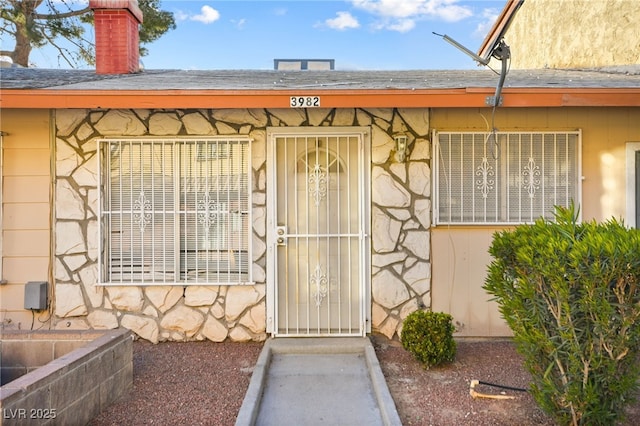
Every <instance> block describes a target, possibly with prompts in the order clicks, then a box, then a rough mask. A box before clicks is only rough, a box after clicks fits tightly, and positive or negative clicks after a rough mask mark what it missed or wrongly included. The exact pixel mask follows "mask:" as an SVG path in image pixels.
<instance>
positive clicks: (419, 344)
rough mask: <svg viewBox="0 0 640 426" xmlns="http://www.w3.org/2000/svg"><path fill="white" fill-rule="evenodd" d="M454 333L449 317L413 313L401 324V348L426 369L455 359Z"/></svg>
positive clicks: (451, 318) (421, 312) (441, 314)
mask: <svg viewBox="0 0 640 426" xmlns="http://www.w3.org/2000/svg"><path fill="white" fill-rule="evenodd" d="M454 331H455V330H454V326H453V317H452V316H451V315H449V314H446V313H443V312H431V311H415V312H413V313H411V314H409V316H407V318H405V320H404V322H403V323H402V335H401V341H402V347H403V348H405V349H406V350H407V351H409V352H411V353H412V354H413V356H414V357H415V358H416V359H417V360H418V361H420V362H421V363H422V364H424V365H425V367H427V368H429V367H431V366H436V365H439V364H442V363H445V362H452V361H453V360H454V359H455V357H456V342H455V340H453V332H454Z"/></svg>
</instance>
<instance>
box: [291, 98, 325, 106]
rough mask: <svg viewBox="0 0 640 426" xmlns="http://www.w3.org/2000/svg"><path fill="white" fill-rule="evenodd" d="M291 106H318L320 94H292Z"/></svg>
mask: <svg viewBox="0 0 640 426" xmlns="http://www.w3.org/2000/svg"><path fill="white" fill-rule="evenodd" d="M289 106H290V107H291V108H318V107H320V96H291V97H290V98H289Z"/></svg>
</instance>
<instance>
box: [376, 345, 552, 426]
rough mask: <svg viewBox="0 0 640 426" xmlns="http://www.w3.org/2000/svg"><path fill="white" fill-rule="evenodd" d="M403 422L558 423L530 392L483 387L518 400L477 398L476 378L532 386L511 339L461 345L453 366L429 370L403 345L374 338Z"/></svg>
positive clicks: (522, 424)
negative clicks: (473, 392)
mask: <svg viewBox="0 0 640 426" xmlns="http://www.w3.org/2000/svg"><path fill="white" fill-rule="evenodd" d="M372 341H373V344H374V348H375V350H376V354H377V356H378V360H379V361H380V365H381V367H382V372H383V374H384V376H385V378H386V380H387V385H388V386H389V391H390V392H391V395H392V396H393V399H394V401H395V403H396V407H397V409H398V413H399V415H400V419H401V420H402V424H403V425H406V426H409V425H414V426H419V425H420V426H421V425H454V424H455V425H515V424H517V425H521V426H527V425H553V422H552V421H551V420H550V419H549V418H548V417H547V416H546V415H545V414H544V413H543V412H542V410H540V409H539V408H538V406H537V405H536V403H535V401H534V400H533V398H532V397H531V395H529V394H528V393H527V392H519V391H510V390H504V391H502V390H501V389H499V388H496V387H491V386H485V385H479V386H476V387H475V390H476V391H478V392H481V393H487V394H492V395H508V396H513V397H514V399H509V400H492V399H480V398H477V399H474V398H472V397H471V395H470V394H469V390H470V384H471V381H472V380H480V381H483V382H489V383H493V384H499V385H503V386H511V387H515V388H522V389H524V388H527V386H528V383H529V381H530V376H529V375H528V374H527V373H526V372H525V370H524V369H523V368H522V358H521V357H520V356H519V355H518V354H517V352H516V351H515V349H514V347H513V345H512V344H511V342H509V341H504V340H499V341H496V340H491V341H474V342H459V343H458V348H457V353H456V359H455V361H454V362H453V363H451V364H447V365H443V366H439V367H434V368H431V369H425V368H424V367H423V366H422V364H420V363H419V362H418V361H416V360H415V359H414V358H413V355H411V354H410V353H409V352H407V351H406V350H405V349H404V348H402V345H401V344H400V342H398V341H392V340H389V339H386V338H384V337H380V336H374V337H372Z"/></svg>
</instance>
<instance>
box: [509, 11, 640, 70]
mask: <svg viewBox="0 0 640 426" xmlns="http://www.w3.org/2000/svg"><path fill="white" fill-rule="evenodd" d="M638 22H640V4H639V3H638V1H637V0H525V2H524V4H523V5H522V7H521V8H520V10H518V12H517V13H516V15H515V18H514V21H513V22H512V24H511V27H510V28H509V30H508V31H507V34H506V36H505V41H506V43H507V44H508V45H509V46H510V47H511V68H513V69H535V68H592V67H607V66H618V65H631V64H640V31H638Z"/></svg>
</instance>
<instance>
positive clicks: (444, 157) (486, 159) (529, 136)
mask: <svg viewBox="0 0 640 426" xmlns="http://www.w3.org/2000/svg"><path fill="white" fill-rule="evenodd" d="M433 140H434V141H435V144H434V145H435V146H434V148H435V149H434V162H433V164H434V183H435V190H434V202H435V206H437V207H436V209H435V211H434V220H435V223H436V224H518V223H530V222H533V221H535V220H536V219H538V218H539V217H544V218H547V219H553V217H554V216H553V214H554V206H556V205H559V206H569V204H570V203H571V201H574V202H575V203H576V204H579V202H580V197H581V193H580V174H581V172H580V163H579V161H580V146H581V134H580V132H579V131H575V132H490V133H477V132H434V138H433Z"/></svg>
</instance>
